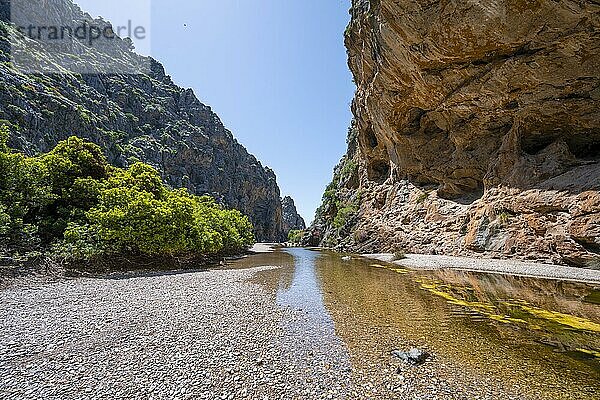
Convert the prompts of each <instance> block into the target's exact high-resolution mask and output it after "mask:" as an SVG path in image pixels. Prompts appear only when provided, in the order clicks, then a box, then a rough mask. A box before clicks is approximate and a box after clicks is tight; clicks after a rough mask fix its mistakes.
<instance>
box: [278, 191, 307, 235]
mask: <svg viewBox="0 0 600 400" xmlns="http://www.w3.org/2000/svg"><path fill="white" fill-rule="evenodd" d="M281 207H282V211H283V215H282V216H283V232H284V233H285V234H288V233H289V232H290V231H295V230H300V231H302V230H304V229H306V223H305V222H304V218H302V217H301V216H300V214H298V210H297V209H296V203H294V199H292V198H291V197H289V196H286V197H284V198H283V199H282V200H281Z"/></svg>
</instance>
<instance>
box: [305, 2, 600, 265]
mask: <svg viewBox="0 0 600 400" xmlns="http://www.w3.org/2000/svg"><path fill="white" fill-rule="evenodd" d="M351 13H352V21H351V23H350V25H349V27H348V30H347V33H346V45H347V48H348V55H349V65H350V68H351V70H352V72H353V74H354V78H355V82H356V84H357V93H356V97H355V100H354V102H353V112H354V115H355V118H356V127H355V129H356V139H355V143H356V145H357V148H356V151H355V152H352V151H351V152H349V155H348V156H347V157H346V160H345V161H344V162H348V160H353V161H352V162H355V163H357V164H358V168H357V172H356V177H355V178H354V180H353V181H352V182H346V181H344V180H340V179H334V184H335V185H334V186H335V188H334V189H335V190H334V193H336V194H337V196H338V197H339V198H338V200H337V201H338V203H339V202H340V201H342V203H343V202H346V203H352V202H356V199H354V200H352V196H356V193H360V195H361V196H360V199H359V200H360V201H359V203H360V204H355V209H356V212H355V213H354V215H353V218H345V220H344V221H340V220H339V218H338V224H337V225H338V226H334V223H333V219H332V217H331V215H323V218H321V220H322V221H321V224H322V227H321V228H320V229H318V233H315V234H314V235H313V241H314V240H321V241H323V240H324V239H328V241H329V243H328V244H330V245H334V246H339V247H343V248H349V249H356V250H365V251H374V250H376V251H381V250H391V249H394V248H403V249H405V250H406V251H414V252H423V253H435V252H438V253H444V254H467V255H484V256H495V257H519V258H527V259H536V260H542V261H553V262H561V263H568V264H572V265H578V266H585V265H597V263H598V261H597V260H598V257H599V256H600V236H599V234H598V233H599V229H600V192H599V191H600V3H598V2H597V1H595V0H588V1H585V0H579V1H552V0H539V1H524V0H484V1H470V0H465V1H429V0H427V1H426V0H418V1H413V0H411V1H409V0H395V1H392V0H354V1H353V6H352V10H351ZM324 206H325V207H324V209H326V211H327V212H329V213H330V214H331V213H333V214H334V215H335V216H337V211H338V210H336V209H335V207H333V206H332V204H331V202H328V199H327V198H326V199H325V204H324ZM323 221H324V222H323ZM327 221H329V222H327ZM341 222H344V224H341V226H340V223H341Z"/></svg>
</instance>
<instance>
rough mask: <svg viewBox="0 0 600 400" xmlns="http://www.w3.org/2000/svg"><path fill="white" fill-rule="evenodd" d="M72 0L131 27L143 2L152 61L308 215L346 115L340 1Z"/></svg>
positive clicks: (339, 146) (327, 175)
mask: <svg viewBox="0 0 600 400" xmlns="http://www.w3.org/2000/svg"><path fill="white" fill-rule="evenodd" d="M75 1H76V2H77V3H79V4H80V5H81V6H82V8H83V9H84V10H86V11H88V12H90V14H92V15H94V16H96V15H102V16H103V17H104V18H105V19H107V20H111V21H117V23H122V22H121V21H126V20H127V19H132V20H133V22H134V23H135V22H136V13H139V15H140V16H139V17H137V19H138V20H140V19H141V20H142V21H143V20H144V19H145V17H144V16H143V14H144V13H143V11H141V9H142V6H140V5H143V4H144V3H151V4H152V14H151V15H152V19H151V26H150V29H149V31H150V36H151V49H152V50H151V53H152V54H151V55H152V56H153V57H154V58H156V59H158V60H159V61H160V62H162V63H163V64H164V65H165V67H166V70H167V73H168V74H170V75H171V76H172V78H173V80H174V81H175V82H176V83H177V84H179V85H180V86H183V87H191V88H193V89H194V91H195V93H196V95H197V96H198V97H199V98H200V100H201V101H202V102H204V103H206V104H208V105H210V106H212V108H213V110H214V111H215V112H216V113H217V114H218V115H219V116H220V117H221V119H222V120H223V122H224V124H225V125H226V127H227V128H229V129H230V130H231V131H232V132H233V134H234V135H235V137H236V138H237V139H238V140H239V141H240V142H241V143H242V144H243V145H244V146H245V147H246V148H247V149H248V150H249V151H250V152H251V153H253V154H254V155H256V156H257V158H258V159H259V160H260V161H261V162H262V163H263V165H267V166H269V167H271V168H273V169H274V170H275V172H276V174H277V180H278V182H279V186H280V187H281V192H282V195H291V196H292V197H293V198H294V199H295V200H296V205H297V206H298V209H299V211H300V213H301V214H302V216H303V217H304V218H305V219H306V220H307V223H308V222H310V221H311V220H312V219H313V216H314V211H315V209H316V208H317V207H318V205H319V203H320V200H321V195H322V193H323V190H324V188H325V186H326V185H327V183H328V182H329V181H330V180H331V175H332V169H333V167H334V165H335V164H336V163H337V162H338V160H339V159H340V158H341V156H342V155H343V153H344V151H345V147H346V146H345V137H346V132H347V127H348V125H349V123H350V119H351V114H350V110H349V103H350V101H351V99H352V95H353V91H354V85H353V84H352V79H351V75H350V72H349V71H348V68H347V65H346V52H345V49H344V46H343V32H344V29H345V27H346V24H347V23H348V21H349V19H350V17H349V15H348V9H349V7H350V1H349V0H210V1H209V0H169V1H157V0H155V1H150V0H132V1H131V2H128V1H124V0H121V1H116V0H75ZM123 4H126V5H125V6H123ZM136 10H140V11H136ZM142 24H145V22H142ZM144 53H145V51H144Z"/></svg>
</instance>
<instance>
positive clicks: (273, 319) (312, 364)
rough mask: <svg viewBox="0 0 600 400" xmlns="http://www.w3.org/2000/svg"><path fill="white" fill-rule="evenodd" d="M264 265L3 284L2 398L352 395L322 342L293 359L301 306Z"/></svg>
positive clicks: (345, 375) (0, 317)
mask: <svg viewBox="0 0 600 400" xmlns="http://www.w3.org/2000/svg"><path fill="white" fill-rule="evenodd" d="M264 269H265V268H255V269H251V270H225V271H222V270H215V271H205V272H193V273H181V274H154V275H152V274H151V275H146V276H135V275H130V276H122V277H119V278H115V277H113V278H108V279H96V278H93V279H92V278H82V279H74V280H66V281H62V282H54V283H45V284H34V285H32V286H30V287H28V286H23V285H19V286H18V287H14V288H8V289H5V290H3V291H0V304H1V305H2V307H1V309H0V321H2V323H1V324H0V376H1V379H0V398H2V399H7V400H8V399H42V398H43V399H61V400H62V399H125V398H126V399H192V398H196V399H242V398H247V399H267V398H341V397H345V394H344V393H343V391H344V390H345V389H344V388H343V387H342V386H343V383H344V382H347V379H348V376H349V371H348V369H347V367H345V366H343V365H341V364H339V365H338V367H337V368H336V365H337V364H338V361H337V358H338V355H337V354H331V353H329V352H328V351H327V350H328V346H327V345H326V343H320V346H319V349H320V352H318V353H315V352H313V353H311V354H310V359H307V358H305V357H299V356H296V352H295V351H294V349H295V348H296V347H297V346H295V345H293V342H294V341H295V339H294V338H293V337H283V334H284V333H285V335H289V334H290V333H289V332H284V331H283V328H284V327H285V326H287V325H288V324H286V323H282V322H284V321H289V322H292V321H295V320H298V319H301V318H302V313H300V312H298V311H295V310H291V309H288V310H286V309H285V308H283V309H282V308H279V307H278V306H277V304H276V301H275V296H274V294H271V293H268V292H267V291H265V290H264V289H263V288H262V287H261V286H260V285H257V284H252V283H249V282H247V280H248V278H250V277H251V276H252V275H253V274H255V273H256V272H257V271H259V270H264ZM324 340H326V338H324ZM344 386H345V385H344Z"/></svg>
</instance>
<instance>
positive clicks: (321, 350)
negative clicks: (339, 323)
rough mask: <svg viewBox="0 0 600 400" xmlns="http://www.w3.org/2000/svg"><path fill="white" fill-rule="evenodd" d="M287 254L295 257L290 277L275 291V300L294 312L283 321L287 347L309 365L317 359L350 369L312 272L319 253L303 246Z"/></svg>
mask: <svg viewBox="0 0 600 400" xmlns="http://www.w3.org/2000/svg"><path fill="white" fill-rule="evenodd" d="M288 253H289V254H291V255H292V256H293V257H294V270H293V277H292V279H291V283H290V284H289V285H288V284H284V285H282V286H281V287H280V289H279V290H278V292H277V303H278V304H279V305H280V306H281V307H283V308H287V309H289V310H290V311H292V312H293V313H292V314H291V317H290V318H288V319H286V320H284V321H283V329H284V332H285V334H286V335H285V336H286V341H288V346H287V348H288V350H289V351H292V352H294V355H293V356H294V357H293V358H294V359H304V360H311V364H314V363H315V361H316V362H317V364H321V365H322V366H323V367H324V368H325V369H329V368H335V369H339V370H349V369H350V363H349V357H348V353H347V350H346V346H345V345H344V343H343V341H342V340H341V339H340V338H339V337H337V336H336V334H335V326H334V323H333V319H332V318H331V316H330V315H329V312H328V311H327V308H326V307H325V304H324V302H323V294H322V292H321V284H320V282H319V280H318V278H317V275H316V272H315V265H316V261H317V259H318V258H319V257H320V255H319V254H318V253H316V252H312V251H307V250H304V249H290V250H288ZM283 282H285V279H284V280H283Z"/></svg>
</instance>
